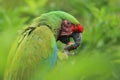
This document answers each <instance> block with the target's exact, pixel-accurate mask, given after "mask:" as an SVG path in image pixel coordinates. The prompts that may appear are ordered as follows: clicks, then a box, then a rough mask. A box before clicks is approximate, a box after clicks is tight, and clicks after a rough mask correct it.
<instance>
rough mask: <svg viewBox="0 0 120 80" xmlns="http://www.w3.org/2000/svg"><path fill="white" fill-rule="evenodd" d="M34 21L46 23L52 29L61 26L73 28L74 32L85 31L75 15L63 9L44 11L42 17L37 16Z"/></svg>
mask: <svg viewBox="0 0 120 80" xmlns="http://www.w3.org/2000/svg"><path fill="white" fill-rule="evenodd" d="M34 22H36V23H39V24H45V25H47V26H49V27H50V28H51V29H56V28H60V27H61V28H68V29H71V30H72V31H73V32H75V31H79V32H80V33H82V32H83V31H84V29H83V26H82V25H81V24H80V22H79V21H78V20H77V19H76V18H75V17H73V16H72V15H71V14H68V13H66V12H63V11H51V12H48V13H44V14H42V15H41V16H40V17H38V18H36V19H35V20H34ZM75 27H76V28H75Z"/></svg>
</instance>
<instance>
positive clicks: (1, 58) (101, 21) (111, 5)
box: [0, 0, 120, 80]
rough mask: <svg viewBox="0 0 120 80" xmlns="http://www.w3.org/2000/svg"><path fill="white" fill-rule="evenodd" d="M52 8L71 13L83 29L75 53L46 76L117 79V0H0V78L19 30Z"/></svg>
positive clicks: (119, 69)
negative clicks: (80, 41)
mask: <svg viewBox="0 0 120 80" xmlns="http://www.w3.org/2000/svg"><path fill="white" fill-rule="evenodd" d="M55 10H62V11H65V12H68V13H70V14H72V15H73V16H75V17H76V18H77V19H78V20H79V21H80V23H81V24H82V25H83V26H84V28H85V31H84V33H83V39H82V44H81V46H80V48H79V49H78V50H76V53H77V54H76V55H75V56H73V57H71V58H70V59H69V61H67V62H61V63H58V66H57V67H56V68H55V70H54V71H53V72H51V73H50V74H49V75H48V76H46V78H47V79H46V80H120V0H0V80H3V75H4V70H5V65H6V60H7V56H8V53H9V49H10V47H11V45H12V43H13V42H14V39H15V38H16V36H17V34H18V32H19V30H20V29H22V28H23V27H24V26H25V25H27V24H29V23H30V21H31V20H32V19H34V18H36V17H38V16H40V15H41V14H42V13H45V12H49V11H55ZM56 73H58V74H56Z"/></svg>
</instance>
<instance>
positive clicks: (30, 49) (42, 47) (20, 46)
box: [4, 25, 57, 80]
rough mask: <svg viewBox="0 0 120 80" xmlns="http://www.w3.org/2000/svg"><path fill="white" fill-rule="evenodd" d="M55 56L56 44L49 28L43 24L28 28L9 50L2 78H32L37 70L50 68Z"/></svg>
mask: <svg viewBox="0 0 120 80" xmlns="http://www.w3.org/2000/svg"><path fill="white" fill-rule="evenodd" d="M56 57H57V45H56V41H55V38H54V35H53V33H52V32H51V30H50V29H49V28H48V27H47V26H45V25H41V26H38V27H35V28H33V29H31V28H28V29H26V31H25V32H24V33H22V34H20V35H19V36H18V38H17V40H16V41H15V43H14V45H13V47H12V49H11V51H10V54H9V56H8V63H7V69H6V72H5V76H4V80H32V79H33V78H34V76H35V75H34V74H35V73H36V72H37V71H41V72H43V73H45V72H47V71H48V70H49V69H50V68H52V67H53V66H54V64H55V62H56ZM43 73H41V74H40V76H41V77H42V76H43V75H44V74H43Z"/></svg>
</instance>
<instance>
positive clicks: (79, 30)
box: [71, 24, 84, 33]
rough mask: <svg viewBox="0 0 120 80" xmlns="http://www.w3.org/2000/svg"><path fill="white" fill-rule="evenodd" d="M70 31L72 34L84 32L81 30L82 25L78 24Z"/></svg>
mask: <svg viewBox="0 0 120 80" xmlns="http://www.w3.org/2000/svg"><path fill="white" fill-rule="evenodd" d="M71 29H72V31H73V32H81V33H82V32H83V31H84V28H83V26H82V25H80V24H77V25H75V26H72V28H71Z"/></svg>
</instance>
